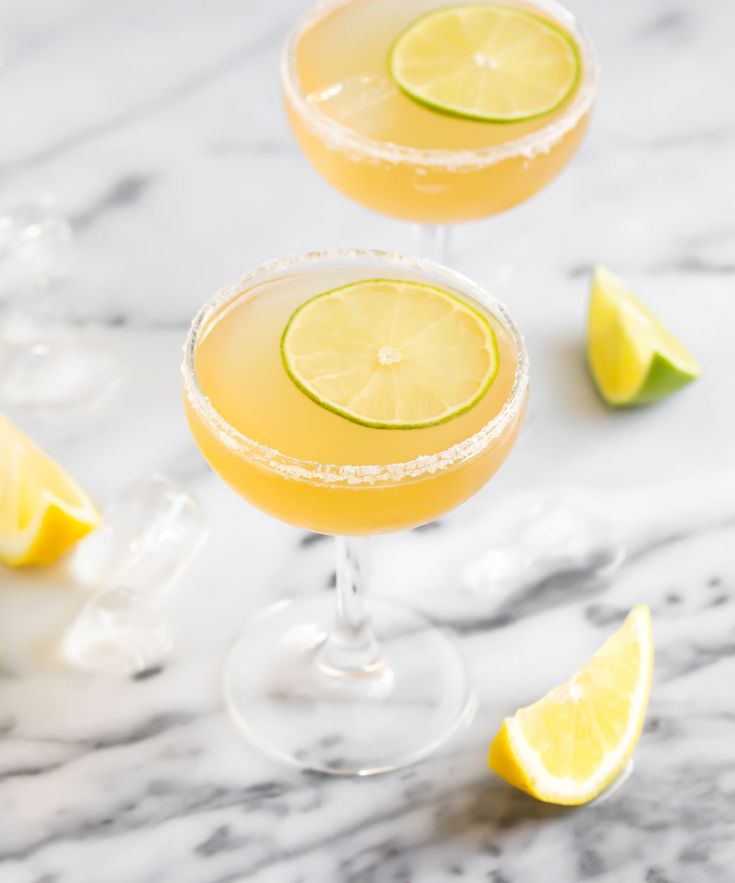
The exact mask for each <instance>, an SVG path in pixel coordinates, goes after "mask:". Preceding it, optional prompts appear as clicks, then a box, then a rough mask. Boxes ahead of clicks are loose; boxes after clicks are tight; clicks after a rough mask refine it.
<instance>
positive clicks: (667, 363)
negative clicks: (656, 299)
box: [587, 267, 702, 407]
mask: <svg viewBox="0 0 735 883" xmlns="http://www.w3.org/2000/svg"><path fill="white" fill-rule="evenodd" d="M587 354H588V360H589V365H590V370H591V373H592V377H593V379H594V381H595V384H596V386H597V388H598V390H599V392H600V395H601V396H602V397H603V399H604V400H605V401H606V402H607V403H608V404H610V405H613V406H615V407H624V406H631V405H645V404H649V403H652V402H657V401H660V400H661V399H664V398H666V397H668V396H670V395H671V394H672V393H674V392H676V391H677V390H678V389H681V387H683V386H686V385H687V384H688V383H691V382H692V381H693V380H695V379H696V378H698V377H699V376H700V375H701V373H702V370H701V368H700V366H699V363H698V362H697V360H696V359H695V358H694V356H693V355H692V354H691V353H690V352H689V350H688V349H687V348H686V347H685V346H684V345H683V344H682V343H681V341H679V340H678V338H676V337H675V336H674V335H673V334H672V333H671V332H670V331H669V330H668V329H667V328H666V327H665V326H664V325H663V324H662V323H661V321H660V320H659V319H658V318H657V317H656V316H655V315H654V314H653V313H652V312H651V311H650V310H649V309H648V308H647V307H646V306H645V305H644V304H643V303H641V301H640V300H638V298H637V297H635V295H634V294H633V293H632V292H631V291H630V290H629V289H628V288H627V286H626V285H625V283H624V282H623V281H622V280H621V279H619V278H618V277H617V276H615V275H614V274H613V273H611V272H610V271H609V270H606V269H605V268H604V267H596V268H595V271H594V274H593V277H592V285H591V289H590V301H589V314H588V328H587Z"/></svg>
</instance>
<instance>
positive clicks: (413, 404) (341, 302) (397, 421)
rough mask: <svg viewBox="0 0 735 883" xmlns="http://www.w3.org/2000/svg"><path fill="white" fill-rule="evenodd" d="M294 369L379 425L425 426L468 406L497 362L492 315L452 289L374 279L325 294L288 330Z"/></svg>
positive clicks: (306, 387)
mask: <svg viewBox="0 0 735 883" xmlns="http://www.w3.org/2000/svg"><path fill="white" fill-rule="evenodd" d="M281 355H282V359H283V365H284V367H285V369H286V372H287V373H288V375H289V376H290V377H291V379H292V380H293V381H294V383H295V384H296V385H297V386H298V387H299V388H300V389H301V390H302V392H304V393H306V395H308V396H309V397H310V398H312V399H313V400H314V401H315V402H316V403H317V404H318V405H321V406H322V407H323V408H327V409H328V410H330V411H333V412H334V413H336V414H339V415H341V416H342V417H345V418H347V419H348V420H351V421H352V422H353V423H360V424H362V425H364V426H370V427H374V428H377V429H419V428H421V427H424V426H433V425H435V424H437V423H444V422H446V421H447V420H451V419H452V418H453V417H457V416H458V415H459V414H463V413H464V412H465V411H468V410H469V409H470V408H471V407H473V405H475V404H476V403H477V402H478V401H479V400H480V399H481V398H482V396H483V395H484V394H485V393H486V392H487V390H488V388H489V386H490V384H491V383H492V382H493V380H494V379H495V376H496V374H497V371H498V365H499V356H498V347H497V342H496V339H495V333H494V331H493V329H492V327H491V325H490V322H489V321H488V319H487V318H486V317H485V316H484V315H482V313H480V312H479V311H478V310H476V309H475V308H474V307H472V306H470V305H469V304H468V303H465V301H463V300H460V299H459V298H458V297H456V296H455V295H453V294H450V293H449V292H448V291H443V290H442V289H439V288H434V287H433V286H431V285H425V284H423V283H419V282H411V281H408V280H399V279H366V280H363V281H360V282H353V283H351V284H349V285H345V286H343V287H341V288H335V289H333V290H332V291H327V292H324V293H323V294H318V295H316V297H313V298H311V299H310V300H308V301H306V303H304V304H302V305H301V306H300V307H299V308H298V309H297V310H296V312H295V313H294V314H293V315H292V316H291V318H290V320H289V322H288V324H287V326H286V329H285V331H284V333H283V337H282V339H281Z"/></svg>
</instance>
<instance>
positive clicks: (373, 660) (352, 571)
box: [322, 537, 382, 674]
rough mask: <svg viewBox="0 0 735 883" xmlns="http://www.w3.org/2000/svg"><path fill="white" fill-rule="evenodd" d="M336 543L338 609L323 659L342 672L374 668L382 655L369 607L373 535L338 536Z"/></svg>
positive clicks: (365, 671)
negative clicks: (370, 537)
mask: <svg viewBox="0 0 735 883" xmlns="http://www.w3.org/2000/svg"><path fill="white" fill-rule="evenodd" d="M335 546H336V553H337V559H336V574H337V610H336V616H335V622H334V627H333V629H332V632H331V634H330V635H329V637H328V639H327V642H326V644H325V646H324V651H323V660H322V661H323V662H324V663H325V665H326V666H327V667H328V668H330V669H333V670H336V671H337V672H340V673H343V674H361V673H370V672H374V671H375V670H376V668H378V667H380V664H381V662H382V659H381V655H380V650H379V648H378V642H377V641H376V640H375V636H374V635H373V631H372V627H371V625H370V616H369V614H368V609H367V592H368V586H369V581H370V539H369V538H368V537H336V538H335Z"/></svg>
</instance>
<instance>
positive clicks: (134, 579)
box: [63, 474, 208, 674]
mask: <svg viewBox="0 0 735 883" xmlns="http://www.w3.org/2000/svg"><path fill="white" fill-rule="evenodd" d="M207 533H208V530H207V527H206V524H205V521H204V516H203V513H202V511H201V509H200V507H199V504H198V503H197V502H196V500H194V498H193V497H192V496H191V495H190V494H189V493H188V492H187V491H186V490H185V489H184V488H183V487H182V486H181V485H180V484H179V483H178V482H176V481H174V480H173V479H171V478H167V477H166V476H164V475H160V474H154V475H152V476H150V477H149V478H147V479H145V480H144V481H142V482H139V483H138V484H135V485H133V486H132V487H130V488H128V489H127V490H126V491H124V492H123V493H122V494H121V495H120V496H119V497H118V498H117V499H116V500H115V501H114V502H113V503H112V505H111V506H110V507H109V509H108V510H107V512H106V513H105V516H104V519H103V523H102V526H101V527H100V528H99V529H98V530H97V531H95V533H93V534H91V535H90V536H89V537H88V538H87V539H86V540H84V542H82V543H81V544H80V545H79V546H78V548H77V551H76V554H75V556H74V559H73V563H72V569H73V572H74V573H75V575H76V577H77V579H78V580H79V581H80V582H81V583H83V584H84V585H88V586H91V587H94V588H95V589H97V592H96V594H94V595H93V597H92V598H90V600H89V601H87V603H86V604H85V605H84V607H83V608H82V610H81V611H80V613H79V614H78V615H77V617H76V618H75V619H74V621H73V622H72V624H71V626H70V627H69V629H68V631H67V633H66V636H65V638H64V642H63V653H64V656H65V657H66V659H67V660H68V661H69V662H70V663H72V665H75V666H77V667H78V668H83V669H87V670H90V671H100V672H106V673H112V674H134V673H139V672H141V671H144V670H145V669H147V668H150V667H152V666H154V665H159V664H160V663H161V662H163V661H164V659H165V658H166V656H167V655H168V654H169V653H170V651H171V648H172V646H173V639H172V636H171V630H170V628H169V625H168V622H167V620H166V617H165V615H164V614H163V613H162V612H161V609H160V608H161V604H162V601H163V598H164V595H165V592H166V590H167V589H169V588H170V587H171V585H172V584H173V583H174V582H175V580H176V579H177V578H178V577H179V576H180V575H181V573H182V572H183V571H184V570H185V569H186V567H187V566H188V565H189V563H190V562H191V559H192V558H193V556H194V555H195V554H196V552H197V551H198V549H199V547H200V546H201V544H202V543H203V542H204V540H205V539H206V536H207Z"/></svg>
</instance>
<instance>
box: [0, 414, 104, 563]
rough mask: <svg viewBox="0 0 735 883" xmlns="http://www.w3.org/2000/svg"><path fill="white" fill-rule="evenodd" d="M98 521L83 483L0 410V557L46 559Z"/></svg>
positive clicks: (58, 554) (20, 560) (4, 560)
mask: <svg viewBox="0 0 735 883" xmlns="http://www.w3.org/2000/svg"><path fill="white" fill-rule="evenodd" d="M98 524H99V514H98V512H97V509H96V507H95V505H94V503H93V502H92V501H91V500H90V498H89V497H88V496H87V494H86V493H85V492H84V491H83V490H82V488H80V487H79V485H78V484H76V482H75V481H74V480H73V479H72V478H71V476H69V475H67V474H66V472H64V470H63V469H62V468H61V467H60V466H59V465H58V464H57V463H54V461H53V460H51V458H50V457H48V455H47V454H45V453H44V452H43V451H42V450H41V449H40V448H39V447H37V446H36V445H35V444H34V443H33V442H32V441H31V440H30V439H29V438H28V437H27V436H26V435H24V434H23V433H22V432H21V431H20V430H19V429H18V427H17V426H15V425H14V424H13V423H11V422H10V420H8V418H7V417H5V416H4V415H3V414H0V561H1V562H2V563H3V564H7V565H9V566H11V567H20V566H22V565H28V564H50V563H51V562H53V561H56V560H57V559H58V558H60V557H61V556H62V555H63V554H64V553H65V552H66V551H67V550H68V549H70V548H71V547H72V546H73V545H74V543H76V542H77V541H78V540H80V539H81V538H82V537H83V536H85V535H86V534H88V533H89V532H90V531H92V530H94V528H95V527H97V525H98Z"/></svg>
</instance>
